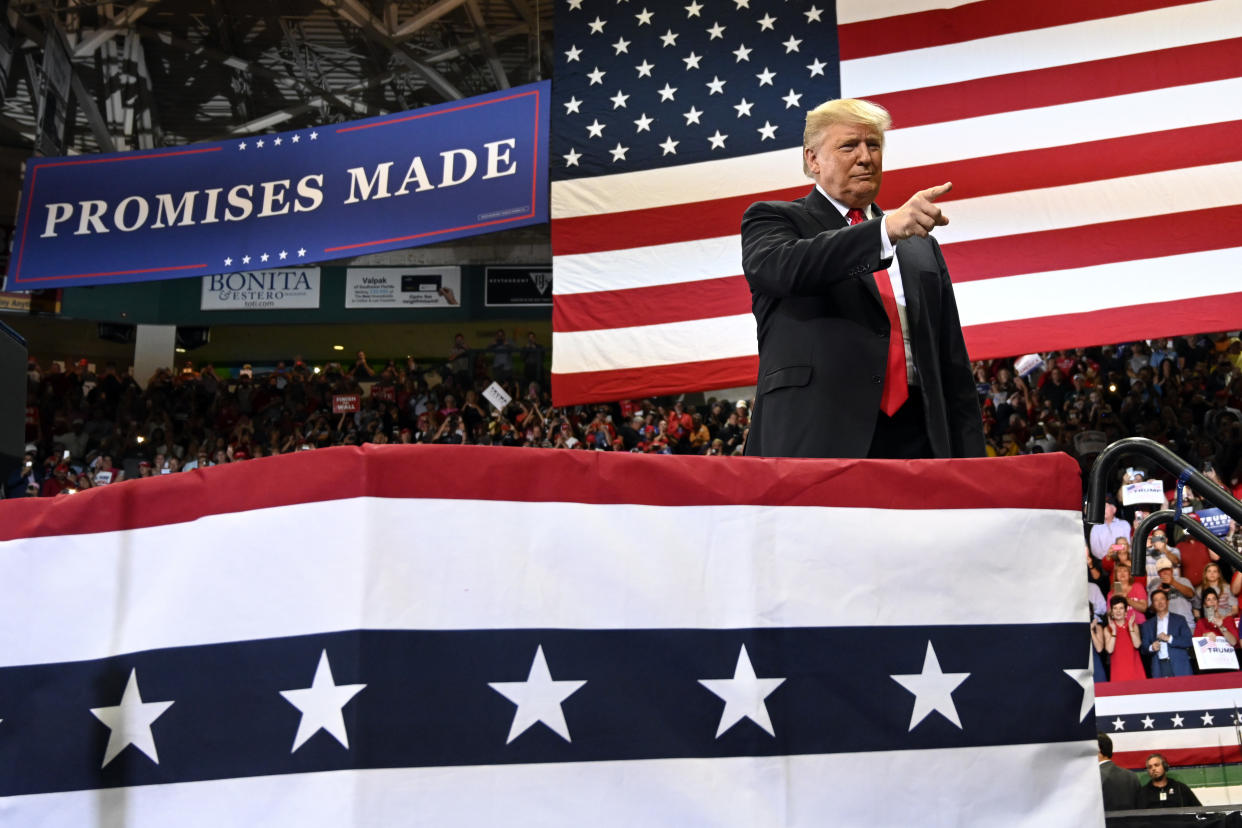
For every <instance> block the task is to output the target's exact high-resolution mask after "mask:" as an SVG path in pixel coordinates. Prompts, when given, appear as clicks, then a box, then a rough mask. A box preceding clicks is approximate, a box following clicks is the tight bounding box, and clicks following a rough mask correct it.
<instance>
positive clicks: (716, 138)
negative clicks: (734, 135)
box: [707, 130, 729, 149]
mask: <svg viewBox="0 0 1242 828" xmlns="http://www.w3.org/2000/svg"><path fill="white" fill-rule="evenodd" d="M728 137H729V136H728V135H721V134H720V130H716V134H714V135H709V136H707V140H708V141H709V142H710V143H711V145H712V149H724V145H725V139H726V138H728Z"/></svg>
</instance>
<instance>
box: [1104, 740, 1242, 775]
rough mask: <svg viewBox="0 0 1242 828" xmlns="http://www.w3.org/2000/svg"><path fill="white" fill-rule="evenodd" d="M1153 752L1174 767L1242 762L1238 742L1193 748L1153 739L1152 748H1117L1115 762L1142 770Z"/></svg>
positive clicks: (1125, 766) (1124, 766)
mask: <svg viewBox="0 0 1242 828" xmlns="http://www.w3.org/2000/svg"><path fill="white" fill-rule="evenodd" d="M1153 753H1159V754H1160V755H1161V756H1163V757H1164V758H1165V759H1166V760H1167V761H1168V763H1169V766H1170V767H1172V768H1177V767H1189V766H1190V765H1231V764H1237V763H1239V762H1242V748H1240V747H1238V745H1236V744H1232V745H1218V746H1215V747H1213V746H1209V745H1204V746H1203V747H1193V748H1165V747H1163V746H1161V745H1160V744H1159V742H1158V741H1156V740H1153V742H1152V749H1151V750H1117V751H1114V752H1113V764H1115V765H1120V766H1121V767H1123V768H1129V769H1130V770H1136V771H1141V770H1144V769H1145V768H1146V767H1147V759H1148V757H1150V756H1151V755H1152V754H1153Z"/></svg>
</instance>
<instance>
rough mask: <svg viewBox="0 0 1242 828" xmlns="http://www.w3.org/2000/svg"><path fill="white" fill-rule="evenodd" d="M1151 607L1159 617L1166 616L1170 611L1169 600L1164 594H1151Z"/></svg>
mask: <svg viewBox="0 0 1242 828" xmlns="http://www.w3.org/2000/svg"><path fill="white" fill-rule="evenodd" d="M1151 605H1152V608H1153V609H1155V611H1156V613H1157V614H1158V615H1164V613H1165V612H1167V611H1168V609H1169V599H1168V596H1166V595H1165V594H1164V593H1163V592H1153V593H1152V594H1151Z"/></svg>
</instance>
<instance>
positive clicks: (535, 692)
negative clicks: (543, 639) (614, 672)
mask: <svg viewBox="0 0 1242 828" xmlns="http://www.w3.org/2000/svg"><path fill="white" fill-rule="evenodd" d="M585 684H586V681H564V680H562V681H554V680H553V679H552V674H551V672H549V670H548V662H547V660H546V659H545V658H544V656H543V645H542V644H541V645H539V646H538V648H536V650H535V658H534V660H533V661H532V662H531V664H530V673H529V674H528V675H527V676H526V681H489V682H488V683H487V686H488V687H490V688H492V689H493V690H495V691H496V692H497V693H499V694H500V695H502V696H504V697H505V698H506V699H508V700H509V701H511V702H513V703H514V704H516V705H517V710H515V711H514V713H513V724H512V725H511V726H510V727H509V738H508V739H506V740H505V744H506V745H507V744H509V743H510V742H512V741H513V740H514V739H516V738H517V737H518V736H521V735H522V734H523V733H525V732H526V730H527V729H528V728H530V727H531V726H532V725H535V724H538V723H539V722H543V723H544V724H545V725H547V726H548V727H549V728H551V730H552V732H553V733H555V734H556V735H557V736H560V737H561V738H562V739H564V740H565V741H566V742H571V741H573V740H572V739H570V738H569V725H568V724H566V723H565V713H564V711H563V710H561V703H562V702H564V701H565V699H567V698H569V697H570V696H572V695H573V694H574V693H576V692H578V690H580V689H581V688H582V686H583V685H585Z"/></svg>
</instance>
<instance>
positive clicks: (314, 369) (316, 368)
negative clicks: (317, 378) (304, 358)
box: [311, 365, 319, 374]
mask: <svg viewBox="0 0 1242 828" xmlns="http://www.w3.org/2000/svg"><path fill="white" fill-rule="evenodd" d="M311 370H312V371H314V372H315V373H316V374H318V373H319V366H318V365H316V366H315V367H314V368H312V369H311Z"/></svg>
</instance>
